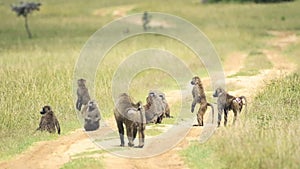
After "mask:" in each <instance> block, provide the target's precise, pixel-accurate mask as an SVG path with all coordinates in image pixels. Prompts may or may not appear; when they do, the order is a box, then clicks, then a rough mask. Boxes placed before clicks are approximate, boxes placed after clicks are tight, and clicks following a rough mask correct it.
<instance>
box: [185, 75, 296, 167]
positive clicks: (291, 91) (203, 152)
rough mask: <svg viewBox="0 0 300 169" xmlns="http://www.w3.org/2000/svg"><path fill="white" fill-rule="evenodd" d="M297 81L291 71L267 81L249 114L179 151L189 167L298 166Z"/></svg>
mask: <svg viewBox="0 0 300 169" xmlns="http://www.w3.org/2000/svg"><path fill="white" fill-rule="evenodd" d="M299 82H300V76H299V74H294V75H290V76H288V77H286V78H282V79H276V80H273V81H272V82H271V83H269V84H268V85H267V86H266V87H265V89H264V90H263V91H261V92H260V93H259V94H258V95H257V96H256V97H255V99H254V101H253V103H252V104H251V107H250V109H249V111H248V112H249V113H248V114H247V115H242V116H240V117H241V120H240V122H239V125H237V126H236V127H233V126H232V127H227V128H223V127H221V128H219V129H218V130H217V131H216V132H215V134H214V136H213V137H212V138H211V139H210V141H209V142H207V143H205V144H200V143H194V144H193V145H192V146H190V147H189V148H187V149H186V150H184V151H183V152H182V154H183V155H184V156H185V159H186V161H187V163H188V164H189V166H191V168H224V167H225V166H226V167H225V168H233V169H234V168H239V169H240V168H278V169H279V168H290V169H292V168H295V169H296V168H298V167H299V165H300V163H299V160H298V159H299V158H300V153H299V152H300V151H299V147H300V142H299V139H298V135H299V134H300V126H299V122H300V116H299V108H300V107H299V105H300V104H299V103H300V102H299V100H300V93H299V92H297V91H299V90H300V85H299V84H300V83H299ZM202 161H203V162H204V163H203V165H202V164H201V163H200V162H202ZM212 161H213V164H214V165H212Z"/></svg>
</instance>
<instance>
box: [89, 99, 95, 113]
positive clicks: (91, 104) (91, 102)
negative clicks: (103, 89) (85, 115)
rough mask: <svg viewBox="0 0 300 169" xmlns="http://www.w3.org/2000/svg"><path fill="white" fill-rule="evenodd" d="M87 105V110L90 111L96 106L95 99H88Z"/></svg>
mask: <svg viewBox="0 0 300 169" xmlns="http://www.w3.org/2000/svg"><path fill="white" fill-rule="evenodd" d="M87 105H88V110H89V111H92V110H94V109H96V108H97V103H96V101H95V100H90V101H89V102H88V104H87Z"/></svg>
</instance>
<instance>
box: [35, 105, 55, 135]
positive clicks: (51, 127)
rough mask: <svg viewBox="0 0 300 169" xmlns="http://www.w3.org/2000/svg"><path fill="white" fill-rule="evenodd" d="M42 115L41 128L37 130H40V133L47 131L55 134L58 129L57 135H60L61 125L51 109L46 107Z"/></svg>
mask: <svg viewBox="0 0 300 169" xmlns="http://www.w3.org/2000/svg"><path fill="white" fill-rule="evenodd" d="M40 113H41V115H42V117H41V121H40V124H39V127H38V128H37V129H36V130H40V131H45V130H47V131H48V132H49V133H55V132H56V128H57V133H58V134H60V125H59V122H58V120H57V118H56V116H55V114H54V113H53V111H52V110H51V107H50V106H44V107H43V110H42V111H41V112H40ZM55 127H56V128H55Z"/></svg>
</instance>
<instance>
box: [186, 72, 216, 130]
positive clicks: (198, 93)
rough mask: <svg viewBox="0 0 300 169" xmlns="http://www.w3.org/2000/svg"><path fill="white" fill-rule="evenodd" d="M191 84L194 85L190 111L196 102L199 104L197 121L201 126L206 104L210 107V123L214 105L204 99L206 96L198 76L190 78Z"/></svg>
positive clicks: (192, 110)
mask: <svg viewBox="0 0 300 169" xmlns="http://www.w3.org/2000/svg"><path fill="white" fill-rule="evenodd" d="M191 84H192V85H194V87H193V91H192V95H193V103H192V106H191V112H192V113H193V112H194V109H195V106H196V104H197V103H199V104H200V108H199V110H198V113H197V121H198V125H199V126H203V116H204V114H205V112H206V110H207V106H210V107H211V110H212V111H211V113H212V123H213V122H214V107H213V105H212V104H211V103H208V102H207V101H206V96H205V93H204V88H203V85H202V82H201V80H200V78H199V77H198V76H195V77H193V78H192V81H191Z"/></svg>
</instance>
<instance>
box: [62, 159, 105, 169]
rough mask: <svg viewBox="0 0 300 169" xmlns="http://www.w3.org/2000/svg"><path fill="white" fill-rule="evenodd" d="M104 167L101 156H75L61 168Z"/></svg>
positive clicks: (99, 168)
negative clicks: (75, 157)
mask: <svg viewBox="0 0 300 169" xmlns="http://www.w3.org/2000/svg"><path fill="white" fill-rule="evenodd" d="M82 168H97V169H102V168H105V167H104V165H103V162H102V159H101V158H77V159H73V160H71V161H70V162H68V163H66V164H64V166H62V167H61V169H82Z"/></svg>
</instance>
